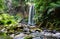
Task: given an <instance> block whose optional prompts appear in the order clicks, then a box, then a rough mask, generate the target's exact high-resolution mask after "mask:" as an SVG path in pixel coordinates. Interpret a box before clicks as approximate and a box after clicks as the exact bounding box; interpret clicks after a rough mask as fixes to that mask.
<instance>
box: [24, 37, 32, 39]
mask: <svg viewBox="0 0 60 39" xmlns="http://www.w3.org/2000/svg"><path fill="white" fill-rule="evenodd" d="M32 38H33V37H32V36H26V37H25V38H24V39H32Z"/></svg>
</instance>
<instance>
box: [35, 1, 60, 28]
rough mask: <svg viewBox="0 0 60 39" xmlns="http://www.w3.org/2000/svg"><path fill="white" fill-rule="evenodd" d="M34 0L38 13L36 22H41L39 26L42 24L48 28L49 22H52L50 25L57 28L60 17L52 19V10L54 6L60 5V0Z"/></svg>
mask: <svg viewBox="0 0 60 39" xmlns="http://www.w3.org/2000/svg"><path fill="white" fill-rule="evenodd" d="M34 2H35V9H36V15H35V17H34V19H35V21H36V24H39V26H41V25H42V26H45V27H44V28H46V26H47V25H48V22H50V26H49V25H48V26H49V27H51V26H52V25H53V27H55V29H56V26H58V23H59V24H60V21H59V18H53V19H52V18H51V16H52V14H51V13H50V12H51V11H52V9H53V8H55V7H59V6H60V0H34ZM54 16H55V15H54ZM52 17H53V16H52ZM58 21H59V22H58ZM41 23H42V24H41ZM51 24H52V25H51ZM55 24H56V25H55ZM53 27H51V28H53Z"/></svg>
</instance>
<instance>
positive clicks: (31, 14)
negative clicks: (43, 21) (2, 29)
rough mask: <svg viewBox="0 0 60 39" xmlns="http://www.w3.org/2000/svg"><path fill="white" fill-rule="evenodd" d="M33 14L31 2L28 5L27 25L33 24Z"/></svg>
mask: <svg viewBox="0 0 60 39" xmlns="http://www.w3.org/2000/svg"><path fill="white" fill-rule="evenodd" d="M34 14H35V10H34V5H33V4H32V5H30V7H29V18H28V25H34V20H33V17H34Z"/></svg>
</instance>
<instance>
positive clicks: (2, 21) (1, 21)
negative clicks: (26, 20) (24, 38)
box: [0, 13, 17, 26]
mask: <svg viewBox="0 0 60 39" xmlns="http://www.w3.org/2000/svg"><path fill="white" fill-rule="evenodd" d="M15 24H17V21H16V20H15V19H14V16H10V15H9V14H6V13H4V14H3V13H2V14H0V25H4V26H14V25H15Z"/></svg>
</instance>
